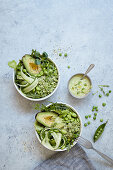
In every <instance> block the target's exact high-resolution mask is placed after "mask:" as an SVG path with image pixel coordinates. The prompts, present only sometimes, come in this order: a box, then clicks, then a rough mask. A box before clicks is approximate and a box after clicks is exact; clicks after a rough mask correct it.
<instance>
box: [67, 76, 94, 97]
mask: <svg viewBox="0 0 113 170" xmlns="http://www.w3.org/2000/svg"><path fill="white" fill-rule="evenodd" d="M83 76H84V74H83V73H78V74H75V75H73V76H72V77H71V78H70V79H69V81H68V90H69V93H70V94H71V95H72V96H73V97H74V98H76V99H82V98H85V97H86V96H88V94H89V93H90V92H91V89H92V82H91V79H90V78H89V76H87V75H86V76H85V77H84V78H83V79H82V80H81V78H82V77H83Z"/></svg>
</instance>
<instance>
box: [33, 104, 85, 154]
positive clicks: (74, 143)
mask: <svg viewBox="0 0 113 170" xmlns="http://www.w3.org/2000/svg"><path fill="white" fill-rule="evenodd" d="M57 103H59V104H65V105H66V106H68V107H70V108H71V109H72V110H73V111H74V112H76V113H77V115H78V117H79V119H80V124H81V127H80V135H79V136H81V133H82V121H81V117H80V115H79V114H78V112H77V111H76V110H75V109H74V108H73V107H72V106H70V105H69V104H67V103H62V102H57ZM50 105H52V103H50V104H48V105H47V107H48V106H50ZM35 134H36V137H37V139H38V140H39V142H40V143H41V140H40V138H39V135H38V133H37V132H36V130H35ZM78 138H79V137H78ZM77 141H78V139H77V140H75V141H74V142H73V145H72V147H73V146H74V145H76V143H77ZM41 144H42V143H41ZM43 146H44V145H43ZM44 147H45V148H47V147H46V146H44ZM47 149H48V148H47ZM49 150H51V149H49ZM66 150H67V149H66V148H65V149H56V150H52V151H66Z"/></svg>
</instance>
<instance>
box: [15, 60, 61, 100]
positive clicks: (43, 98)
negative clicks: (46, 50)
mask: <svg viewBox="0 0 113 170" xmlns="http://www.w3.org/2000/svg"><path fill="white" fill-rule="evenodd" d="M49 60H50V61H51V62H52V63H54V62H53V61H52V60H51V59H50V58H49ZM54 64H55V63H54ZM55 66H56V64H55ZM56 68H57V71H58V83H57V86H56V88H55V89H54V90H53V91H52V93H50V94H49V95H47V96H45V97H42V98H39V99H32V98H29V97H27V96H26V95H25V94H24V93H22V91H21V90H20V89H19V88H18V86H17V85H16V83H15V71H14V72H13V84H14V86H15V88H16V90H17V91H18V92H19V93H20V94H21V96H23V97H24V98H26V99H28V100H31V101H37V102H38V101H42V100H45V99H47V98H49V97H50V96H52V95H53V94H54V93H55V91H56V90H57V88H58V86H59V83H60V73H59V70H58V67H57V66H56Z"/></svg>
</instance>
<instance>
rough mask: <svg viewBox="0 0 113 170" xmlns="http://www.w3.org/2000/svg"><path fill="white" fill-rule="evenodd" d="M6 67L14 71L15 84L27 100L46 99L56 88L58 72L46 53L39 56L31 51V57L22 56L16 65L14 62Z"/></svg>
mask: <svg viewBox="0 0 113 170" xmlns="http://www.w3.org/2000/svg"><path fill="white" fill-rule="evenodd" d="M8 65H9V66H10V67H12V68H14V69H15V83H16V85H17V86H18V88H19V90H21V91H22V92H23V93H24V95H25V96H27V97H29V98H32V99H40V98H43V97H46V96H48V95H49V94H51V93H52V92H53V91H54V90H55V88H56V87H57V84H58V79H59V75H58V70H57V68H56V66H55V64H54V63H53V62H52V61H51V60H50V59H49V58H48V55H47V53H46V52H43V53H42V55H41V54H40V53H39V52H37V51H36V50H35V51H34V50H32V53H31V55H28V54H26V55H24V56H23V57H22V59H21V60H20V61H19V63H18V64H17V65H16V64H15V61H14V60H13V61H12V62H9V63H8ZM15 65H16V66H15Z"/></svg>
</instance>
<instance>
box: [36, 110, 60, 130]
mask: <svg viewBox="0 0 113 170" xmlns="http://www.w3.org/2000/svg"><path fill="white" fill-rule="evenodd" d="M57 117H58V115H57V114H56V113H53V112H39V113H38V114H37V115H36V120H37V121H38V122H39V123H41V124H42V125H44V126H46V127H51V126H52V125H53V124H54V123H55V119H56V118H57Z"/></svg>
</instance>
